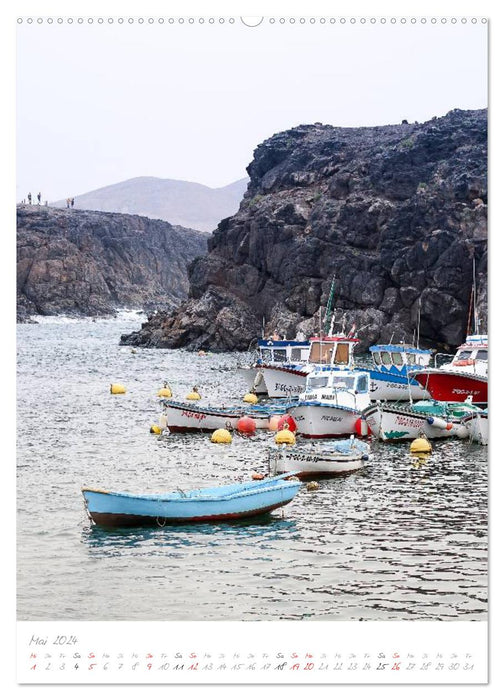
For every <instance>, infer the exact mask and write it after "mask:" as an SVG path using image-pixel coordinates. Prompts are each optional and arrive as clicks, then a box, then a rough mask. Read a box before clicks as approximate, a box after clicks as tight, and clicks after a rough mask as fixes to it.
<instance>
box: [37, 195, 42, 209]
mask: <svg viewBox="0 0 504 700" xmlns="http://www.w3.org/2000/svg"><path fill="white" fill-rule="evenodd" d="M41 197H42V194H41V193H40V192H39V193H38V195H37V200H38V205H39V206H40V199H41Z"/></svg>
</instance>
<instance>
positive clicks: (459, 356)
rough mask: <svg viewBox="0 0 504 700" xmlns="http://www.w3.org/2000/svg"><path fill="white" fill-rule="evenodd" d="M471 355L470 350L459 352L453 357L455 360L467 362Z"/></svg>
mask: <svg viewBox="0 0 504 700" xmlns="http://www.w3.org/2000/svg"><path fill="white" fill-rule="evenodd" d="M471 355H472V350H461V351H460V352H458V353H457V354H456V355H455V360H468V359H469V358H470V357H471Z"/></svg>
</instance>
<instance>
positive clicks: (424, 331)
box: [121, 110, 487, 350]
mask: <svg viewBox="0 0 504 700" xmlns="http://www.w3.org/2000/svg"><path fill="white" fill-rule="evenodd" d="M247 171H248V174H249V176H250V184H249V186H248V190H247V192H246V194H245V196H244V198H243V200H242V202H241V204H240V209H239V211H238V212H237V214H235V215H234V216H232V217H229V218H227V219H224V220H223V221H221V222H220V224H219V226H218V227H217V229H216V230H215V231H214V233H213V235H212V237H211V239H210V240H209V242H208V243H209V245H208V247H209V252H208V254H207V255H206V256H205V257H200V258H196V259H195V260H194V261H193V262H192V263H191V265H190V267H189V279H190V291H189V300H188V301H186V302H184V303H183V304H182V305H181V307H180V308H179V309H178V310H177V311H176V313H173V314H170V313H168V314H165V313H158V314H156V315H155V316H153V317H152V318H151V319H150V320H149V321H148V322H147V323H146V324H144V325H143V327H142V329H141V330H140V331H138V332H136V333H133V334H131V335H130V336H124V337H123V338H122V341H121V342H123V343H127V344H136V345H156V346H158V347H181V346H185V347H188V348H191V349H194V348H200V347H202V348H209V349H212V350H244V349H246V348H247V347H248V346H249V343H250V341H251V340H252V339H253V338H255V337H257V336H259V335H261V334H262V330H263V325H264V326H265V332H266V334H269V333H271V332H272V331H273V329H277V330H278V332H279V333H281V334H285V335H286V336H287V337H294V335H295V334H296V332H298V331H302V332H304V333H306V334H309V333H311V332H313V331H318V328H319V315H320V312H321V310H323V309H324V307H325V305H326V303H327V299H328V296H329V290H330V287H331V281H332V279H333V277H334V280H335V309H336V310H335V326H334V328H335V331H341V330H347V331H348V329H349V328H350V326H351V325H353V324H354V323H355V324H356V327H357V333H358V335H359V337H360V338H361V340H362V344H361V345H360V348H365V347H367V346H369V345H370V344H372V343H374V342H389V341H390V340H391V338H393V340H394V341H395V342H398V341H400V340H406V341H411V340H412V338H413V335H414V333H415V331H416V329H417V327H418V322H419V319H420V340H421V342H422V343H423V344H424V345H429V346H436V347H453V346H455V345H457V344H458V343H460V342H461V341H462V340H463V339H464V337H465V334H466V331H467V328H468V318H469V316H470V314H469V306H470V300H471V289H472V286H473V285H472V282H473V259H474V261H475V268H476V280H477V285H476V286H477V297H476V300H477V307H478V308H479V311H480V321H481V326H480V331H482V330H485V329H486V299H487V273H486V270H487V178H486V171H487V112H486V110H476V111H461V110H453V111H451V112H449V113H448V114H447V115H446V116H444V117H442V118H436V117H434V118H433V119H431V120H430V121H428V122H426V123H423V124H417V123H415V124H407V123H403V124H399V125H392V126H378V127H363V128H339V127H333V126H328V125H322V124H312V125H302V126H298V127H296V128H293V129H290V130H289V131H285V132H283V133H279V134H276V135H275V136H273V137H272V138H270V139H268V140H267V141H265V142H264V143H262V144H261V145H260V146H258V147H257V149H256V150H255V152H254V159H253V161H252V163H251V164H250V165H249V167H248V168H247ZM471 329H472V328H471Z"/></svg>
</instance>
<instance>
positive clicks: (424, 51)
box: [17, 20, 487, 202]
mask: <svg viewBox="0 0 504 700" xmlns="http://www.w3.org/2000/svg"><path fill="white" fill-rule="evenodd" d="M17 51H18V61H17V152H18V157H17V164H18V168H17V198H18V201H19V200H21V199H23V198H25V197H26V195H27V193H28V192H29V191H31V192H32V194H36V193H37V192H38V191H41V192H42V199H43V200H44V201H45V200H48V201H52V202H54V201H58V200H60V199H65V198H66V197H68V196H78V195H81V194H84V193H88V192H92V191H94V190H96V189H100V188H102V187H107V186H109V185H112V184H116V183H120V182H124V181H126V180H131V179H135V178H139V177H153V178H160V179H164V180H166V179H171V180H182V181H185V182H193V183H197V184H201V185H205V186H206V187H210V188H212V189H217V188H221V187H226V186H227V185H230V184H232V183H234V182H236V181H238V180H241V179H243V178H246V177H247V173H246V170H245V168H246V166H247V165H248V164H249V163H250V162H251V161H252V156H253V151H254V149H255V148H256V146H257V145H258V144H260V143H262V142H263V141H264V140H265V139H267V138H269V137H271V136H272V135H273V134H275V133H278V132H281V131H285V130H287V129H290V128H292V127H295V126H297V125H299V124H311V123H315V122H321V123H323V124H331V125H333V126H340V127H359V126H382V125H386V124H398V123H401V121H402V120H403V119H407V120H408V121H409V122H415V121H418V122H425V121H428V120H429V119H431V118H432V117H433V116H438V117H441V116H443V115H445V114H446V113H447V112H449V111H451V110H452V109H456V108H459V109H485V108H487V25H486V24H483V23H481V22H479V23H477V24H471V23H469V24H465V25H463V24H461V23H460V22H458V23H457V24H450V23H447V24H445V25H443V26H441V25H440V24H436V25H431V24H425V25H423V24H422V25H421V24H420V23H417V24H397V25H393V24H391V23H387V24H383V25H381V24H375V25H371V24H369V23H368V24H365V25H362V26H361V25H358V24H356V25H350V24H344V25H343V24H338V23H335V24H328V23H326V24H320V23H317V24H313V25H311V24H305V25H300V24H299V23H297V24H292V25H283V26H281V25H279V24H278V23H276V24H269V23H268V21H266V22H263V24H261V25H260V26H259V27H255V28H250V27H245V26H244V25H241V24H240V22H239V20H237V22H236V23H235V24H234V25H231V24H229V23H226V24H222V25H219V24H215V25H213V26H211V25H209V24H208V23H207V24H202V25H199V24H197V23H195V24H192V25H189V24H188V23H187V21H186V22H185V23H184V24H174V25H169V24H167V23H164V24H162V25H161V24H159V23H157V21H156V23H153V24H150V25H149V24H143V25H139V24H131V25H129V24H123V25H118V24H117V22H116V21H114V23H111V24H108V23H106V21H105V23H104V24H102V25H100V26H99V25H97V24H96V23H93V24H82V25H77V24H72V25H68V24H64V25H57V24H52V25H50V24H47V23H42V24H40V25H39V24H32V25H28V24H26V23H23V24H20V25H18V44H17Z"/></svg>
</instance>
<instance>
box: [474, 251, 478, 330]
mask: <svg viewBox="0 0 504 700" xmlns="http://www.w3.org/2000/svg"><path fill="white" fill-rule="evenodd" d="M473 292H474V309H473V311H474V332H475V333H476V335H479V318H478V310H477V308H476V300H477V290H476V257H475V255H474V254H473Z"/></svg>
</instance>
